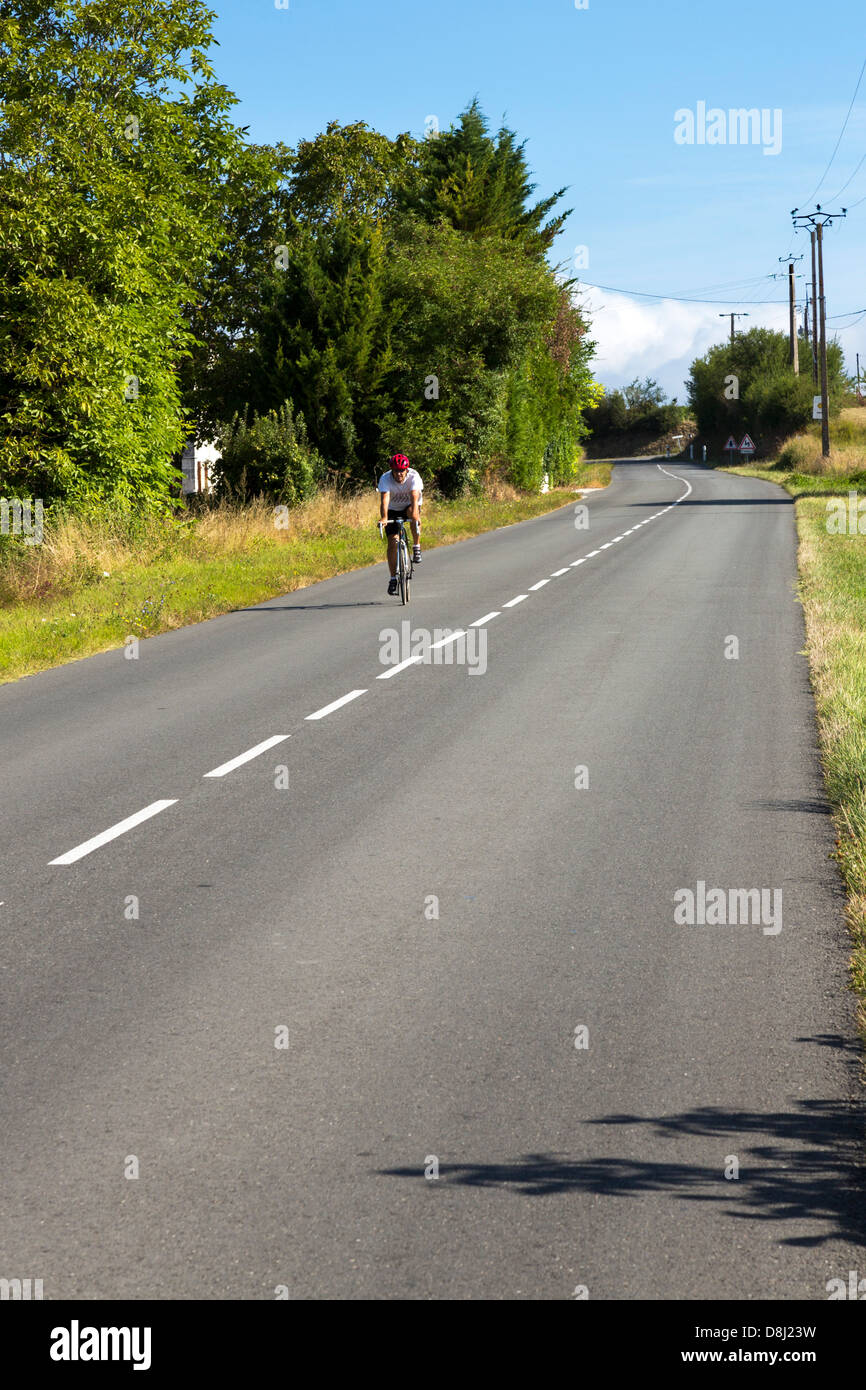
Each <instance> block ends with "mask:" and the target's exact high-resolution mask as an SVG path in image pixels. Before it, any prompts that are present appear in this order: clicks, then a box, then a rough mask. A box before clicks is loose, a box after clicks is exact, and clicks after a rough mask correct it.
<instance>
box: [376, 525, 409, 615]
mask: <svg viewBox="0 0 866 1390" xmlns="http://www.w3.org/2000/svg"><path fill="white" fill-rule="evenodd" d="M386 524H387V525H389V526H397V527H399V530H398V531H397V533H396V535H397V574H396V579H397V588H398V590H399V593H400V600H401V602H402V603H408V602H409V594H410V591H411V586H412V575H413V573H414V567H413V564H412V556H411V554H410V553H409V543H408V541H407V540H406V523H405V521H404V520H403V518H402V517H395V518H394V520H393V521H390V522H388V523H385V522H384V521H380V522H379V535H380V536H384V534H385V526H386Z"/></svg>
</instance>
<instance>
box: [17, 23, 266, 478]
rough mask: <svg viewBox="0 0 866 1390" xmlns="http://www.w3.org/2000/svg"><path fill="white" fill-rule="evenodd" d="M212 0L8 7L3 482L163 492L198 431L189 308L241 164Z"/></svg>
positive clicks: (240, 144) (240, 146)
mask: <svg viewBox="0 0 866 1390" xmlns="http://www.w3.org/2000/svg"><path fill="white" fill-rule="evenodd" d="M212 18H213V15H212V12H211V11H209V10H208V9H207V8H206V7H205V5H204V4H202V3H201V2H200V0H137V3H136V4H135V5H134V6H130V5H129V4H128V3H126V0H92V3H84V0H55V2H54V3H51V4H49V3H41V2H40V0H6V3H5V4H4V6H3V9H2V12H0V99H2V106H0V150H2V153H0V248H2V257H0V261H2V265H0V472H2V486H3V489H4V490H7V491H9V490H16V491H18V492H19V493H21V494H26V493H32V494H39V495H41V496H43V497H45V498H48V499H50V498H52V497H66V498H69V499H72V500H82V499H84V498H88V497H107V496H108V497H113V498H114V499H116V500H120V501H126V502H127V503H132V502H133V501H134V502H136V503H139V504H148V503H150V504H154V505H159V504H160V503H162V502H164V501H165V500H166V498H167V497H168V496H169V494H170V491H171V489H172V486H173V484H174V479H175V476H176V475H175V471H174V469H173V468H172V455H173V454H175V453H176V452H177V450H178V449H179V448H180V446H181V444H182V443H183V440H184V437H185V435H186V426H185V424H184V421H183V415H182V409H181V401H180V389H179V384H178V378H177V368H178V365H179V363H180V361H181V360H182V358H183V357H184V355H185V354H186V353H187V352H188V351H189V350H190V347H191V338H190V332H189V328H188V326H187V325H186V324H185V323H184V321H183V317H182V311H183V309H184V306H185V305H187V304H189V303H192V302H193V301H194V300H195V297H196V285H197V283H198V282H199V281H200V279H201V276H202V275H203V273H204V271H205V268H206V266H207V263H208V261H209V258H210V257H211V256H212V255H213V254H214V252H215V250H216V248H217V247H218V244H219V239H220V209H221V207H222V204H223V201H224V198H225V190H226V188H227V187H228V186H230V184H231V180H232V176H233V171H234V169H235V168H236V166H237V163H238V161H239V159H240V158H241V151H242V149H243V140H242V136H241V133H240V132H239V131H238V130H237V129H236V128H235V127H234V126H233V125H232V124H231V122H230V120H229V118H228V112H229V110H230V108H231V106H232V105H233V102H234V98H233V97H232V96H231V94H230V93H229V92H228V91H227V90H226V88H225V87H223V86H221V85H220V84H219V83H218V82H216V80H215V77H214V73H213V69H212V68H211V65H210V63H209V61H208V57H207V50H208V48H209V46H210V44H211V41H212V40H211V32H210V24H211V20H212Z"/></svg>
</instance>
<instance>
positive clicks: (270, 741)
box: [203, 734, 292, 777]
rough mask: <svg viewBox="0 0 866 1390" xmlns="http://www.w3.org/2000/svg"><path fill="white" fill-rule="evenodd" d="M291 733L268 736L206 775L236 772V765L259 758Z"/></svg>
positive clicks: (216, 775) (223, 774)
mask: <svg viewBox="0 0 866 1390" xmlns="http://www.w3.org/2000/svg"><path fill="white" fill-rule="evenodd" d="M291 737H292V736H291V734H274V735H273V737H272V738H266V739H265V740H264V742H263V743H257V744H256V746H255V748H248V749H247V751H246V753H239V754H238V756H237V757H236V758H232V759H231V760H230V761H229V762H227V763H220V765H219V767H215V768H214V769H213V770H212V771H211V772H205V773H204V774H203V776H205V777H225V775H226V773H227V772H234V770H235V768H236V767H240V766H241V764H242V763H248V762H249V761H250V759H251V758H257V757H258V756H259V754H260V753H265V752H267V750H268V749H269V748H273V747H274V745H275V744H277V743H284V742H285V740H286V739H287V738H291Z"/></svg>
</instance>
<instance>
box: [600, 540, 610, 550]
mask: <svg viewBox="0 0 866 1390" xmlns="http://www.w3.org/2000/svg"><path fill="white" fill-rule="evenodd" d="M610 545H611V543H610V541H605V543H604V545H601V546H599V550H610Z"/></svg>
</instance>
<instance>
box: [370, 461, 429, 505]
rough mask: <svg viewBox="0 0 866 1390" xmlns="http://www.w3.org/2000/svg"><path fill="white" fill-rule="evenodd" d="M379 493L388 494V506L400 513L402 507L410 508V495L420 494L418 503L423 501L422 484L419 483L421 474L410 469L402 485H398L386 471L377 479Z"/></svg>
mask: <svg viewBox="0 0 866 1390" xmlns="http://www.w3.org/2000/svg"><path fill="white" fill-rule="evenodd" d="M379 491H380V492H389V493H390V494H391V496H390V498H389V499H388V505H389V506H390V507H391V508H393V510H394V511H396V512H399V511H402V510H403V508H404V507H411V505H412V493H413V492H417V493H420V496H419V498H418V501H419V502H423V501H424V484H423V482H422V481H421V474H420V473H416V471H415V469H414V468H410V469H409V472H408V473H407V474H406V477H405V478H404V479H403V482H402V483H398V482H397V479H396V478H395V477H394V475H393V473H392V472H391V471H390V469H389V470H388V472H387V473H383V474H382V476H381V478H380V479H379Z"/></svg>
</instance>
